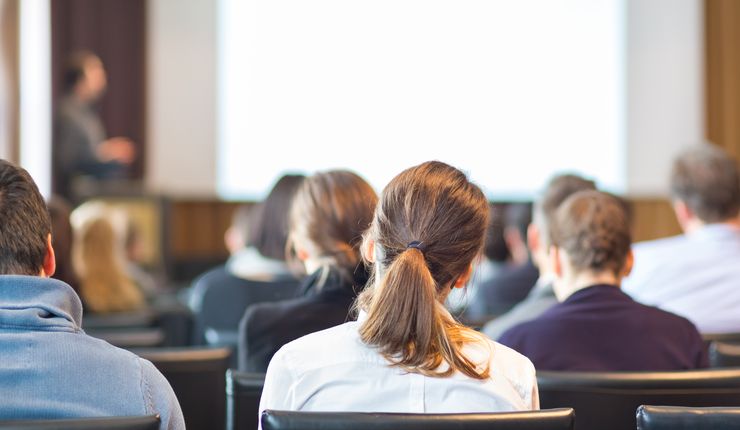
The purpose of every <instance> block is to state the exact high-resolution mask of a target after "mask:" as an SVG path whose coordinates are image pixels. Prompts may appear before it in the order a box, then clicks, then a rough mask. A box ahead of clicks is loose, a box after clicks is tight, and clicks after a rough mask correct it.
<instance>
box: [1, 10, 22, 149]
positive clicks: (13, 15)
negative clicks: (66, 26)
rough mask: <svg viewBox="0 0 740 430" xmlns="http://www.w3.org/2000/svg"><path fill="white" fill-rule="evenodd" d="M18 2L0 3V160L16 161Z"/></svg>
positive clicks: (18, 67) (18, 97)
mask: <svg viewBox="0 0 740 430" xmlns="http://www.w3.org/2000/svg"><path fill="white" fill-rule="evenodd" d="M19 6H20V5H19V3H18V0H0V157H2V158H5V159H8V160H11V161H18V154H19V149H20V147H19V145H20V142H19V119H20V118H19V112H20V81H19V76H20V57H19V51H18V49H19V48H18V47H19V40H18V39H19V34H18V30H19V23H18V18H19V14H18V9H19Z"/></svg>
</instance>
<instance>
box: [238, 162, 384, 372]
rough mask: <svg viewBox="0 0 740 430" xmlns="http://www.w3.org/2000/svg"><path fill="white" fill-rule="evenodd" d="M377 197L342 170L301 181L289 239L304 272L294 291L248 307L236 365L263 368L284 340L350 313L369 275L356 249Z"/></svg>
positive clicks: (253, 369)
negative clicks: (296, 294)
mask: <svg viewBox="0 0 740 430" xmlns="http://www.w3.org/2000/svg"><path fill="white" fill-rule="evenodd" d="M377 201H378V199H377V196H376V194H375V191H374V190H373V189H372V187H371V186H370V185H369V184H368V183H367V182H365V180H364V179H362V178H360V177H359V176H357V175H356V174H354V173H352V172H348V171H329V172H325V173H318V174H315V175H313V176H311V177H309V178H307V179H306V180H305V181H304V182H303V184H301V187H300V188H299V190H298V191H297V193H296V196H295V198H294V200H293V203H292V205H291V210H290V233H289V239H288V241H289V247H290V249H291V250H292V254H293V255H294V256H295V258H297V259H298V260H299V261H301V262H302V263H303V266H304V267H305V269H306V272H307V273H309V276H308V277H307V278H306V279H305V280H304V282H303V283H302V285H301V287H300V296H299V297H297V298H295V299H291V300H285V301H279V302H272V303H259V304H255V305H252V306H250V307H249V308H247V310H246V312H245V314H244V317H243V318H242V320H241V322H240V324H239V368H240V370H244V371H250V372H265V371H267V366H268V364H269V363H270V359H271V358H272V356H273V355H274V354H275V353H276V352H277V351H278V349H280V348H281V347H282V346H283V345H285V344H286V343H288V342H290V341H292V340H295V339H298V338H299V337H301V336H304V335H307V334H309V333H313V332H315V331H319V330H323V329H326V328H329V327H333V326H335V325H339V324H342V323H344V322H346V321H349V320H350V319H354V318H353V317H352V316H351V315H350V309H351V308H352V305H353V303H354V300H355V297H356V296H357V293H359V292H360V291H362V289H363V288H364V286H365V283H366V282H367V278H368V272H367V268H366V267H365V265H364V263H363V262H362V259H361V257H360V250H359V247H360V244H361V242H362V234H363V232H364V231H365V230H366V229H367V228H368V227H369V225H370V222H371V221H372V217H373V211H374V210H375V206H376V204H377Z"/></svg>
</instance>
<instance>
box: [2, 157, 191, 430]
mask: <svg viewBox="0 0 740 430" xmlns="http://www.w3.org/2000/svg"><path fill="white" fill-rule="evenodd" d="M0 195H2V199H0V218H1V219H2V220H3V222H0V249H2V250H3V252H1V253H0V273H1V274H2V276H0V350H1V351H2V360H3V365H2V370H0V398H2V401H0V417H2V419H8V420H12V419H24V420H25V419H45V418H80V417H111V416H126V415H154V414H157V415H159V416H160V419H161V425H160V429H162V430H166V429H170V430H180V429H184V428H185V423H184V421H183V415H182V411H181V410H180V405H179V403H178V401H177V398H176V397H175V394H174V393H173V391H172V388H171V387H170V385H169V383H168V382H167V380H166V379H165V378H164V376H162V374H161V373H160V372H159V371H158V370H157V369H156V368H155V367H154V365H152V363H150V362H149V361H147V360H144V359H141V358H139V357H137V356H136V355H134V354H133V353H131V352H128V351H124V350H121V349H118V348H115V347H113V346H111V345H109V344H108V343H106V342H104V341H102V340H99V339H95V338H92V337H90V336H88V335H86V334H85V332H84V331H82V328H81V322H82V304H81V303H80V299H79V297H78V296H77V294H75V292H74V290H72V288H71V287H70V286H69V285H67V284H65V283H64V282H62V281H59V280H56V279H52V278H50V276H52V275H53V274H54V269H55V255H54V248H53V247H52V245H51V244H52V237H51V221H50V219H49V214H48V212H47V209H46V205H45V203H44V200H43V198H42V197H41V194H40V193H39V190H38V188H37V187H36V184H35V183H34V181H33V179H31V177H30V176H29V175H28V172H26V171H25V170H24V169H22V168H19V167H17V166H15V165H13V164H11V163H9V162H7V161H5V160H0Z"/></svg>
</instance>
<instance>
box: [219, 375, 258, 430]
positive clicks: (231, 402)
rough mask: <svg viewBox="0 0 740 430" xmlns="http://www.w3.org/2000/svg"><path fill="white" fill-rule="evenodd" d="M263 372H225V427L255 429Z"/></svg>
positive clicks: (238, 429) (228, 429)
mask: <svg viewBox="0 0 740 430" xmlns="http://www.w3.org/2000/svg"><path fill="white" fill-rule="evenodd" d="M264 385H265V374H264V373H247V372H238V371H236V370H233V369H229V370H228V371H227V372H226V429H227V430H256V429H257V424H258V421H259V416H258V415H259V406H260V398H261V397H262V387H263V386H264Z"/></svg>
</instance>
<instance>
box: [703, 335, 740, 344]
mask: <svg viewBox="0 0 740 430" xmlns="http://www.w3.org/2000/svg"><path fill="white" fill-rule="evenodd" d="M701 337H702V339H704V341H706V342H722V343H736V344H738V343H740V333H703V334H702V335H701Z"/></svg>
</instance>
